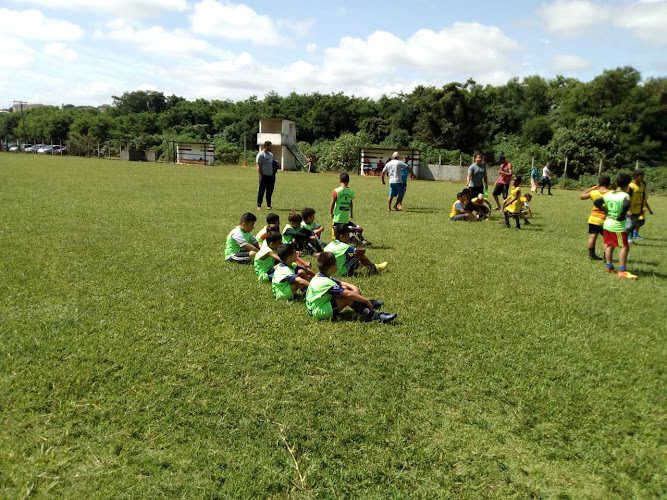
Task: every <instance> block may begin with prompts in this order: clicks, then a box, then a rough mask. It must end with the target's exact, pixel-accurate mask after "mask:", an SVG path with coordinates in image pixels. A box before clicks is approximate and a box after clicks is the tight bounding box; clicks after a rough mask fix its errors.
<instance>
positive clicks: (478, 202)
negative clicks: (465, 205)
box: [471, 198, 486, 207]
mask: <svg viewBox="0 0 667 500" xmlns="http://www.w3.org/2000/svg"><path fill="white" fill-rule="evenodd" d="M485 201H486V198H483V199H481V200H480V199H479V198H473V199H472V201H471V203H472V204H473V205H475V206H476V207H483V206H484V202H485Z"/></svg>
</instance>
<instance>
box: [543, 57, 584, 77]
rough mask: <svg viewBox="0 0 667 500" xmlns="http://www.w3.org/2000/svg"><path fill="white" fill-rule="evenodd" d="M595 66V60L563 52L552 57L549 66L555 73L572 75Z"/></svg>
mask: <svg viewBox="0 0 667 500" xmlns="http://www.w3.org/2000/svg"><path fill="white" fill-rule="evenodd" d="M592 67H593V62H592V61H589V60H588V59H585V58H583V57H580V56H575V55H570V54H561V55H558V56H554V57H552V58H551V61H550V62H549V68H550V69H551V71H553V72H554V73H558V74H565V75H571V74H573V73H578V72H580V71H585V70H588V69H591V68H592Z"/></svg>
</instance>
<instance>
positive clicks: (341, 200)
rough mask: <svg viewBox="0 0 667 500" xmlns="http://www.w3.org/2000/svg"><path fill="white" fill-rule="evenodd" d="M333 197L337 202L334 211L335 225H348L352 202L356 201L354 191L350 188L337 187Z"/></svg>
mask: <svg viewBox="0 0 667 500" xmlns="http://www.w3.org/2000/svg"><path fill="white" fill-rule="evenodd" d="M333 196H334V198H335V200H336V202H335V203H334V210H333V221H334V224H347V223H348V222H350V210H351V208H352V200H353V199H354V191H352V190H351V189H350V188H349V187H343V186H341V187H337V188H336V189H334V192H333Z"/></svg>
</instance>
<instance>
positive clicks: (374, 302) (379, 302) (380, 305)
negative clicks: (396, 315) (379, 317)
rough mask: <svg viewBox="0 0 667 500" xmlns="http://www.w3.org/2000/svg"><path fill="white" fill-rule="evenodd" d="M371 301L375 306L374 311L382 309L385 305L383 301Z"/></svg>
mask: <svg viewBox="0 0 667 500" xmlns="http://www.w3.org/2000/svg"><path fill="white" fill-rule="evenodd" d="M370 301H371V304H373V309H380V308H381V307H382V306H383V305H384V302H382V301H381V300H374V299H370Z"/></svg>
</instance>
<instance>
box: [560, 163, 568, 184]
mask: <svg viewBox="0 0 667 500" xmlns="http://www.w3.org/2000/svg"><path fill="white" fill-rule="evenodd" d="M567 161H568V157H567V156H566V157H565V171H564V172H563V182H561V184H562V185H563V187H565V178H566V177H567Z"/></svg>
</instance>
